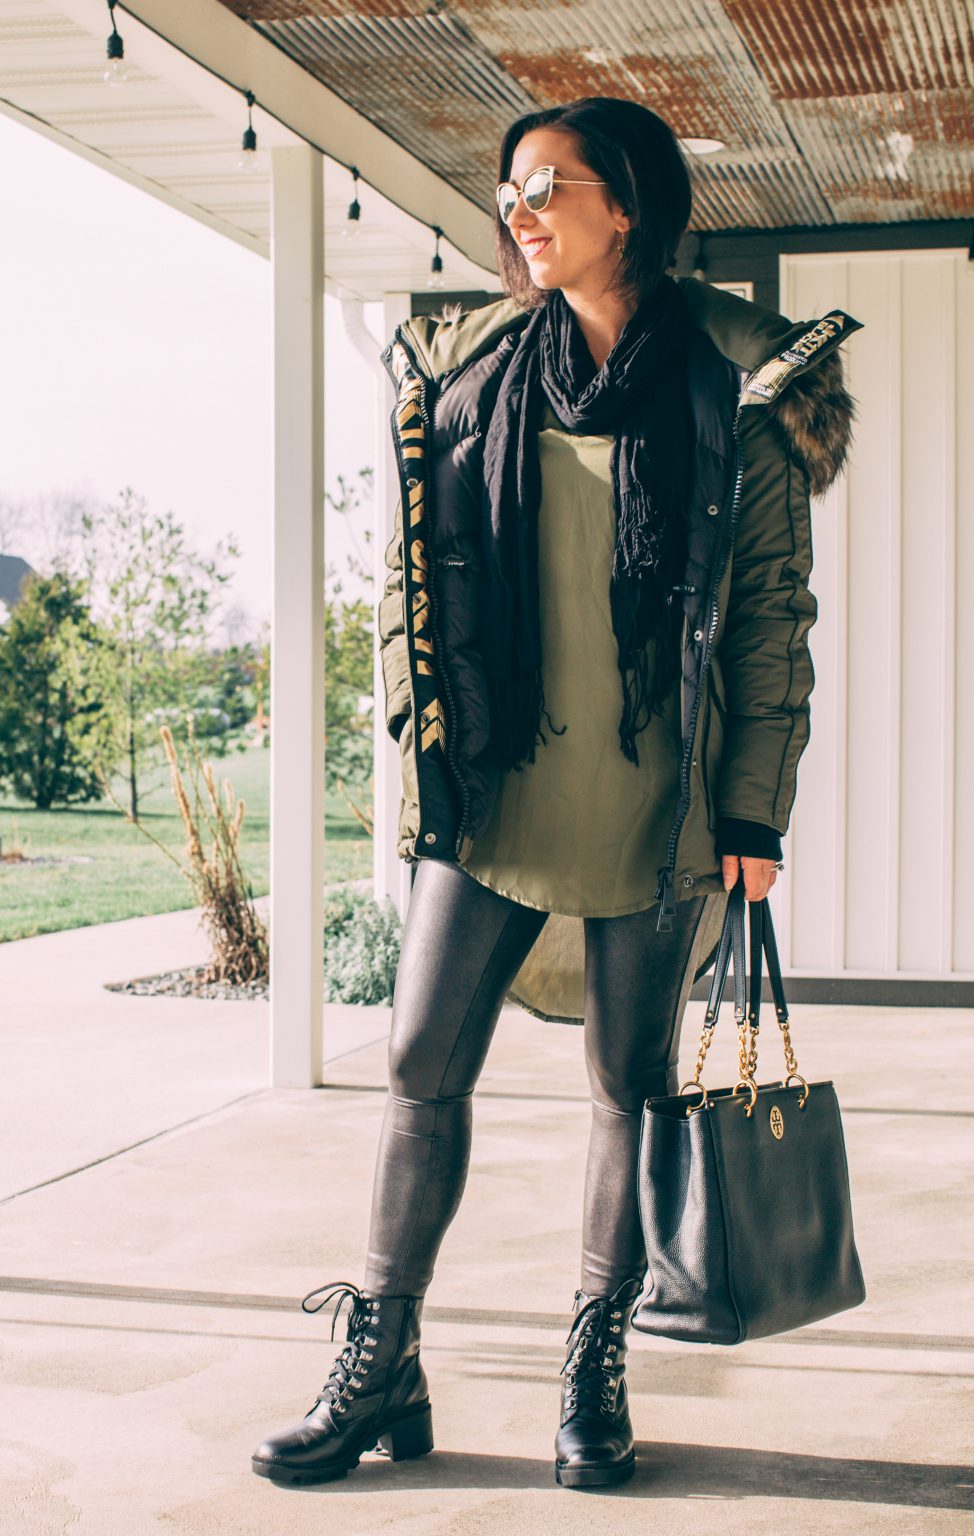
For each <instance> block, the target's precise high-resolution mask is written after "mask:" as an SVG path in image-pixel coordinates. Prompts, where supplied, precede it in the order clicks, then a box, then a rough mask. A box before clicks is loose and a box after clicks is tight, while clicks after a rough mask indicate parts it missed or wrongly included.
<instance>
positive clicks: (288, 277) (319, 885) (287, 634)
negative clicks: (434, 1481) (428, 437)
mask: <svg viewBox="0 0 974 1536" xmlns="http://www.w3.org/2000/svg"><path fill="white" fill-rule="evenodd" d="M271 167H272V183H273V196H272V205H273V206H272V225H271V228H272V245H271V254H272V259H273V280H274V546H273V547H274V556H273V558H274V579H273V613H272V632H271V791H270V806H271V827H270V841H271V851H270V868H271V900H270V933H271V965H270V972H271V986H270V999H271V1002H270V1016H271V1038H270V1082H271V1086H273V1087H277V1088H309V1087H313V1086H314V1085H315V1084H317V1083H318V1082H319V1081H320V1077H321V1054H322V1050H321V1047H322V1038H321V1037H322V1007H323V996H322V980H323V972H322V967H323V934H322V908H323V888H324V838H325V760H324V758H325V749H324V741H325V680H324V585H325V549H324V542H325V541H324V447H323V440H324V272H325V261H324V218H323V202H324V200H323V182H322V156H321V154H320V153H319V151H318V150H315V149H311V148H309V147H308V146H307V145H300V146H297V147H294V148H287V149H274V150H272V151H271Z"/></svg>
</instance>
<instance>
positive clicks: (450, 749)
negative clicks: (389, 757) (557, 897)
mask: <svg viewBox="0 0 974 1536" xmlns="http://www.w3.org/2000/svg"><path fill="white" fill-rule="evenodd" d="M396 338H397V340H398V341H399V343H400V345H401V346H402V348H403V351H404V352H405V353H406V355H407V357H408V358H409V359H410V361H411V363H412V365H413V367H414V368H415V369H416V372H417V373H418V374H420V376H421V377H422V381H423V382H422V389H421V391H420V396H419V414H420V416H421V417H422V419H423V431H424V434H425V443H426V471H425V472H426V497H427V503H426V504H427V509H428V508H429V507H430V505H431V504H432V498H431V496H430V484H431V476H430V465H431V462H432V446H433V445H432V434H431V431H430V415H429V409H428V406H427V395H428V394H429V391H430V388H431V387H432V383H433V381H432V379H431V378H429V376H428V375H427V374H424V373H423V371H422V369H421V368H420V367H419V366H418V364H417V362H416V357H415V354H414V353H413V351H412V349H411V348H410V347H408V346H407V345H406V342H405V340H404V339H403V337H402V334H401V332H400V331H398V330H397V332H396ZM387 350H391V349H387ZM397 457H398V455H397ZM399 462H400V465H401V464H402V460H401V459H400V461H399ZM400 490H401V492H402V498H403V507H404V508H405V507H406V506H408V498H407V496H406V493H405V487H403V486H400ZM428 516H429V511H428V510H427V517H428ZM430 532H431V533H432V528H431V529H430ZM430 545H431V548H430V551H429V566H428V570H429V575H428V579H427V590H428V592H429V604H430V629H431V630H432V632H433V644H434V647H435V651H434V655H436V656H440V657H441V656H442V655H443V652H442V649H441V647H440V631H439V625H438V623H437V601H436V588H435V582H434V578H433V569H434V566H435V564H436V562H435V561H434V559H433V551H432V539H431V540H430ZM439 680H440V682H441V683H442V685H443V693H444V696H445V698H446V705H447V713H448V716H449V726H448V730H447V733H446V760H447V763H448V765H449V767H450V771H451V772H452V774H453V777H454V778H455V779H456V781H457V786H458V788H459V790H460V796H461V799H462V801H463V811H462V812H461V815H460V821H459V824H458V826H457V835H456V842H455V844H454V852H455V853H456V855H457V858H459V856H460V848H461V845H462V843H463V838H464V833H465V830H466V826H467V822H468V820H469V812H470V791H469V789H468V788H467V785H466V784H465V782H464V778H463V774H462V773H461V772H460V766H459V764H458V762H457V757H456V721H457V713H456V705H455V703H454V699H453V690H452V689H451V687H450V680H449V678H448V677H447V674H446V668H445V666H443V665H442V663H441V665H440V668H439ZM418 782H419V780H418V775H417V784H418ZM417 856H419V855H417Z"/></svg>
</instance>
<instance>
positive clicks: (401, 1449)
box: [250, 1402, 433, 1487]
mask: <svg viewBox="0 0 974 1536" xmlns="http://www.w3.org/2000/svg"><path fill="white" fill-rule="evenodd" d="M432 1449H433V1414H432V1411H431V1409H430V1405H429V1403H428V1402H426V1403H421V1404H419V1405H418V1406H417V1407H415V1408H413V1409H411V1410H410V1411H409V1413H406V1414H402V1415H400V1417H399V1418H397V1419H387V1420H386V1421H385V1422H384V1423H381V1424H376V1425H375V1426H374V1427H373V1428H372V1429H370V1430H369V1431H368V1433H367V1434H364V1435H359V1437H358V1439H357V1440H356V1442H355V1445H354V1446H349V1448H348V1451H347V1453H346V1454H345V1455H344V1456H340V1457H338V1456H336V1457H335V1458H334V1460H333V1461H331V1462H322V1463H321V1465H320V1466H317V1467H313V1466H308V1467H292V1466H289V1465H288V1463H287V1462H286V1461H273V1460H267V1459H265V1458H264V1457H258V1456H252V1457H251V1459H250V1465H251V1468H252V1469H253V1471H254V1472H256V1474H257V1476H258V1477H269V1478H270V1479H271V1481H272V1482H275V1483H287V1484H289V1485H291V1486H302V1487H305V1486H307V1485H308V1484H310V1483H333V1482H336V1481H337V1480H338V1479H339V1478H341V1477H347V1476H348V1474H349V1472H352V1471H354V1469H355V1468H356V1467H357V1466H358V1464H359V1461H360V1460H361V1458H362V1454H363V1452H364V1451H371V1450H377V1451H378V1450H381V1451H384V1452H386V1454H387V1455H388V1456H389V1457H390V1459H391V1460H392V1461H410V1460H413V1459H414V1458H416V1457H418V1456H428V1455H429V1453H430V1451H431V1450H432Z"/></svg>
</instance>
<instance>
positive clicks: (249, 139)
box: [237, 91, 257, 176]
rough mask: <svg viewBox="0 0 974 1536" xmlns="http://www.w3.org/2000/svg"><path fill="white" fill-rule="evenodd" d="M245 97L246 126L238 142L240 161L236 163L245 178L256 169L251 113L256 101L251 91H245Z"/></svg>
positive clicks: (255, 142)
mask: <svg viewBox="0 0 974 1536" xmlns="http://www.w3.org/2000/svg"><path fill="white" fill-rule="evenodd" d="M245 95H246V97H247V126H246V128H245V129H244V131H243V138H242V139H241V140H240V159H239V160H238V161H237V170H238V171H243V173H244V175H245V176H249V175H251V174H252V173H253V172H254V171H255V170H256V169H257V131H256V129H255V128H254V120H253V117H252V116H251V111H252V108H253V105H254V102H255V100H256V97H255V96H254V93H253V91H246V92H245Z"/></svg>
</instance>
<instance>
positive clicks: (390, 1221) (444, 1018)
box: [364, 859, 707, 1296]
mask: <svg viewBox="0 0 974 1536" xmlns="http://www.w3.org/2000/svg"><path fill="white" fill-rule="evenodd" d="M706 901H707V897H706V896H698V897H694V898H692V899H690V900H688V901H678V902H677V903H676V916H675V918H674V920H673V927H672V929H671V931H670V932H669V933H657V931H656V920H657V915H658V908H657V907H656V906H653V907H650V908H648V909H647V910H646V911H644V912H636V913H632V914H631V915H627V916H624V917H606V918H585V919H584V924H585V1026H584V1044H585V1061H586V1066H587V1069H588V1078H589V1085H590V1089H591V1098H592V1121H591V1133H590V1139H589V1152H588V1163H587V1168H586V1176H585V1192H584V1203H583V1223H582V1270H581V1285H582V1288H583V1289H584V1290H586V1291H587V1292H589V1294H590V1295H606V1294H608V1293H609V1292H612V1291H614V1290H615V1289H616V1287H617V1286H618V1285H620V1284H621V1283H622V1281H623V1280H625V1279H627V1278H629V1277H630V1276H632V1275H638V1276H639V1277H640V1278H642V1276H643V1275H644V1273H645V1269H646V1251H645V1248H644V1246H643V1239H642V1229H641V1226H640V1221H639V1210H638V1205H637V1202H636V1157H637V1151H638V1146H639V1130H640V1121H641V1115H642V1107H643V1101H644V1100H645V1099H646V1098H648V1097H650V1096H652V1095H659V1094H665V1093H675V1092H676V1091H677V1089H678V1088H679V1082H678V1077H677V1052H678V1049H679V1040H680V1025H681V1023H682V1019H683V1011H684V1008H685V1007H686V1002H687V997H688V996H689V992H690V987H691V986H692V983H693V972H694V968H695V967H694V964H693V962H694V960H695V957H696V953H697V945H698V932H699V928H700V920H701V918H702V916H703V913H704V908H705V905H706ZM547 917H548V914H547V913H546V912H540V911H537V910H536V909H535V908H533V907H526V906H522V905H521V904H519V903H518V902H514V901H510V900H508V899H507V897H505V896H500V895H498V894H497V893H496V892H495V891H492V890H490V889H489V888H488V887H487V886H484V885H481V884H480V883H479V882H478V881H476V880H475V879H474V878H473V876H472V875H469V874H467V872H466V871H465V870H464V869H463V868H462V867H461V866H460V865H457V864H446V863H439V862H436V861H434V860H431V859H424V860H421V861H420V864H419V867H418V870H417V874H416V878H415V881H414V884H413V890H412V895H411V898H410V903H409V910H408V914H407V918H406V924H405V930H404V933H403V944H402V952H401V955H400V960H399V969H398V971H397V974H396V984H395V993H394V997H393V1009H392V1030H391V1035H390V1039H389V1094H388V1098H387V1100H386V1107H385V1115H384V1119H383V1124H382V1131H381V1135H380V1139H379V1150H378V1158H377V1163H376V1172H375V1182H374V1185H373V1193H372V1214H371V1229H370V1233H369V1248H368V1260H367V1267H366V1275H365V1282H364V1288H365V1289H366V1290H367V1291H369V1292H371V1293H372V1294H373V1295H377V1296H380V1295H385V1296H392V1295H409V1296H422V1295H424V1294H425V1292H426V1289H427V1287H428V1285H429V1283H430V1281H431V1279H432V1276H433V1266H434V1263H435V1261H436V1256H437V1253H438V1252H439V1248H440V1244H441V1242H442V1240H443V1236H444V1234H445V1232H446V1230H447V1227H448V1226H449V1224H450V1222H451V1221H452V1220H453V1217H454V1216H455V1215H456V1212H457V1209H458V1207H459V1204H460V1198H461V1195H462V1194H463V1189H464V1184H465V1183H466V1177H467V1169H468V1166H469V1161H470V1133H471V1119H472V1102H471V1101H472V1095H473V1091H474V1088H475V1086H476V1083H477V1079H478V1078H479V1076H480V1072H481V1068H482V1067H483V1064H484V1060H485V1058H486V1055H487V1050H488V1047H489V1045H490V1042H491V1038H492V1036H493V1033H494V1027H495V1025H496V1023H497V1019H498V1017H499V1014H500V1010H501V1007H502V1005H503V1003H504V1000H505V997H506V994H507V992H508V989H509V987H510V986H511V983H512V982H513V980H514V978H515V976H516V975H517V972H518V971H519V970H520V968H521V964H522V962H523V961H524V959H525V957H526V956H527V954H528V952H529V950H530V949H531V946H532V945H533V943H534V941H535V939H536V938H537V937H538V935H539V933H540V932H541V929H542V928H543V927H544V924H545V922H546V920H547ZM542 1195H543V1192H542V1191H541V1190H540V1189H539V1191H538V1198H539V1200H540V1199H541V1198H542Z"/></svg>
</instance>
